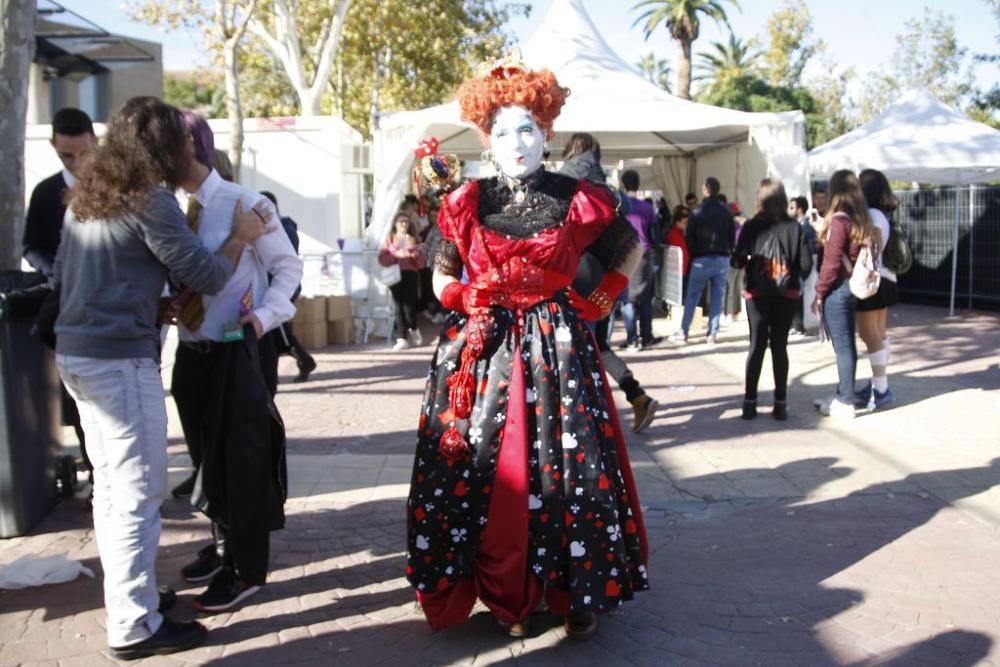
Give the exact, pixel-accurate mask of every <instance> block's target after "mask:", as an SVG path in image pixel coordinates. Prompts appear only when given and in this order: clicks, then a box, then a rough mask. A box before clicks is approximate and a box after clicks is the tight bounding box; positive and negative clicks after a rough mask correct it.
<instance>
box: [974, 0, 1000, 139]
mask: <svg viewBox="0 0 1000 667" xmlns="http://www.w3.org/2000/svg"><path fill="white" fill-rule="evenodd" d="M985 2H986V5H987V6H988V7H989V8H990V11H991V12H992V13H993V18H994V19H995V20H996V22H997V25H998V28H1000V0H985ZM996 42H997V45H998V46H1000V30H998V32H997V35H996ZM975 61H976V62H977V63H984V64H987V65H992V66H994V67H996V66H998V65H1000V51H997V52H994V53H977V54H976V57H975ZM967 113H968V114H969V116H971V117H972V118H973V119H974V120H978V121H979V122H980V123H986V124H987V125H991V126H993V127H995V128H997V129H1000V84H996V83H995V84H993V87H992V88H990V89H989V90H977V91H976V93H975V95H974V97H973V100H972V104H971V106H970V107H969V109H968V112H967Z"/></svg>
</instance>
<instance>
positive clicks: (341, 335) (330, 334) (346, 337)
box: [326, 317, 354, 345]
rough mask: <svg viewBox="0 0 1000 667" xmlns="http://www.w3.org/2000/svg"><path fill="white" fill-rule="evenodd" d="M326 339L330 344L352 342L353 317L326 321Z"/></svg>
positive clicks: (347, 343) (348, 343)
mask: <svg viewBox="0 0 1000 667" xmlns="http://www.w3.org/2000/svg"><path fill="white" fill-rule="evenodd" d="M326 341H327V342H328V343H329V344H330V345H350V344H351V343H353V342H354V318H352V317H348V318H347V319H343V320H337V321H336V322H327V323H326Z"/></svg>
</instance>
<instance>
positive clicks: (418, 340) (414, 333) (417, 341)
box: [409, 329, 424, 347]
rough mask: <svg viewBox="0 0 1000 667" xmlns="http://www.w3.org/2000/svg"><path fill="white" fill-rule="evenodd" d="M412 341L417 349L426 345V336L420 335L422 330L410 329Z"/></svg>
mask: <svg viewBox="0 0 1000 667" xmlns="http://www.w3.org/2000/svg"><path fill="white" fill-rule="evenodd" d="M409 337H410V340H411V341H413V344H414V345H415V346H417V347H420V346H421V345H423V344H424V336H423V334H421V333H420V329H410V336H409Z"/></svg>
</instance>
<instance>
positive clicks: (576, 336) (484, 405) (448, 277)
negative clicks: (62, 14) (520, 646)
mask: <svg viewBox="0 0 1000 667" xmlns="http://www.w3.org/2000/svg"><path fill="white" fill-rule="evenodd" d="M568 94H569V91H568V90H567V89H565V88H562V87H560V86H559V83H558V82H557V81H556V78H555V76H554V75H553V74H552V73H551V72H549V71H547V70H539V71H530V70H527V69H525V68H524V67H523V66H522V65H521V64H520V63H519V62H518V61H517V60H516V59H515V58H514V57H512V56H508V58H507V59H505V61H503V62H502V63H499V64H498V65H497V66H495V67H494V68H493V69H491V70H490V71H488V73H486V74H485V75H483V76H481V77H478V78H475V79H471V80H469V81H466V82H465V84H463V86H462V88H461V89H460V90H459V99H460V104H461V110H462V118H463V119H464V120H466V121H468V122H471V123H473V124H475V125H476V126H477V127H479V129H480V130H481V131H482V132H483V134H484V135H485V136H486V137H487V138H488V139H487V140H488V142H489V145H490V148H491V149H492V151H493V155H494V159H495V161H496V163H497V166H498V171H499V174H498V175H497V176H496V177H494V178H487V179H480V180H477V181H472V182H469V183H467V184H465V185H463V186H462V187H460V188H459V189H457V190H456V191H454V192H453V193H451V194H450V195H449V196H448V197H447V198H445V199H444V200H443V202H442V206H441V211H440V214H439V217H438V224H439V225H440V229H441V233H442V237H443V240H442V241H441V243H440V245H439V247H438V251H437V253H436V256H435V258H434V290H435V293H436V294H437V295H438V297H439V299H440V300H441V303H442V304H443V305H444V306H445V307H446V308H448V309H450V310H451V311H453V313H452V315H451V316H450V318H449V319H448V321H447V322H446V324H445V327H444V331H443V332H442V334H441V337H440V340H439V342H438V347H437V350H436V352H435V355H434V359H433V361H432V363H431V368H430V373H429V377H428V380H427V387H426V392H425V395H424V402H423V408H422V412H421V415H420V425H419V431H418V442H417V451H416V460H415V463H414V468H413V478H412V482H411V486H410V495H409V500H408V504H407V542H408V552H409V554H408V561H407V568H406V573H407V578H408V579H409V581H410V583H411V584H412V585H413V586H414V587H415V588H416V590H417V598H418V600H419V601H420V604H421V605H422V607H423V609H424V613H425V615H426V617H427V620H428V622H429V623H430V625H431V627H433V628H434V629H441V628H446V627H451V626H455V625H460V624H462V623H463V622H464V621H465V620H466V619H467V618H468V616H469V614H470V613H471V611H472V608H473V605H474V604H475V602H476V599H477V598H478V599H480V600H482V602H483V603H484V604H485V605H486V606H487V607H488V608H489V609H490V611H492V612H493V614H494V615H495V616H496V617H497V618H498V620H499V621H500V623H501V625H502V626H503V627H504V628H506V629H507V631H508V632H509V633H510V634H511V635H512V636H523V635H525V634H527V633H528V632H529V631H530V630H529V628H528V618H529V616H530V614H531V613H532V612H533V611H534V610H535V609H536V608H537V607H539V605H540V604H541V603H542V602H543V601H544V602H545V603H546V605H547V607H548V610H549V611H550V612H551V613H554V614H558V615H562V616H565V627H566V632H567V634H568V635H569V636H571V637H576V638H586V637H589V636H590V635H592V634H593V633H594V631H595V630H596V628H597V616H596V614H597V613H601V612H606V611H609V610H611V609H614V608H616V607H618V606H619V605H620V604H622V602H624V601H626V600H629V599H631V598H632V596H633V593H635V592H636V591H639V590H644V589H646V588H648V583H647V577H646V557H647V544H646V534H645V528H644V526H643V521H642V514H641V511H640V507H639V499H638V496H637V495H636V488H635V482H634V480H633V477H632V472H631V469H630V466H629V460H628V454H627V451H626V449H625V442H624V439H623V436H622V428H621V425H620V423H619V419H618V415H617V413H616V411H615V407H614V403H613V401H612V399H611V391H610V388H609V387H608V384H607V381H606V379H605V374H604V369H603V368H602V366H601V361H600V359H601V357H600V351H599V350H598V349H597V345H596V344H595V342H594V339H593V335H592V334H591V331H590V328H589V327H588V324H587V322H586V320H597V319H600V318H601V317H603V316H604V315H605V314H606V313H607V312H608V310H609V309H610V308H611V305H612V304H613V303H614V299H615V296H616V295H617V294H618V293H619V292H620V291H621V290H622V288H624V287H625V286H626V285H627V284H628V275H629V273H631V271H632V269H633V268H634V267H635V265H636V264H637V263H638V261H639V258H640V257H641V255H642V246H641V245H639V244H638V242H637V238H636V237H635V234H634V232H633V231H632V228H631V226H630V225H629V224H628V222H627V221H625V220H624V219H622V218H620V217H619V216H617V214H616V207H617V201H616V199H615V197H614V195H613V194H612V193H611V191H610V190H608V189H606V188H604V187H603V186H600V185H595V184H594V183H591V182H589V181H585V180H580V181H577V180H576V179H573V178H570V177H567V176H563V175H559V174H555V173H552V172H549V171H546V170H545V169H544V168H543V167H542V164H541V162H542V153H543V150H544V149H543V144H544V142H545V139H546V137H547V136H551V133H552V124H553V122H554V121H555V118H556V116H557V115H558V114H559V111H560V109H561V107H562V105H563V103H564V102H565V99H566V96H567V95H568ZM587 249H590V250H591V251H592V252H594V254H595V255H596V256H597V257H599V258H600V259H601V263H602V265H603V266H604V268H605V273H604V275H603V278H600V277H598V279H599V284H598V286H597V288H596V289H594V290H593V292H592V293H591V294H590V295H589V296H588V297H586V298H584V297H582V296H580V295H579V294H577V293H576V292H574V291H573V290H572V289H571V288H570V287H569V285H570V283H571V282H572V280H573V278H574V276H575V274H576V272H577V265H578V263H579V259H580V256H581V254H582V253H583V252H584V251H585V250H587ZM463 267H464V268H465V271H466V273H467V275H468V278H469V282H468V283H467V284H463V283H462V282H461V281H460V279H461V276H462V269H463ZM595 282H597V280H595Z"/></svg>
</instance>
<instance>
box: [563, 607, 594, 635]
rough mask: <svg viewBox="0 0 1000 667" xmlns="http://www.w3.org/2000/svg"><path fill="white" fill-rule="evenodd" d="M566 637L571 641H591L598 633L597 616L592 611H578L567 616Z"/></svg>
mask: <svg viewBox="0 0 1000 667" xmlns="http://www.w3.org/2000/svg"><path fill="white" fill-rule="evenodd" d="M563 627H565V628H566V636H567V637H569V638H570V639H590V638H591V637H592V636H593V634H594V633H595V632H597V614H595V613H594V612H592V611H576V612H571V613H569V614H566V622H565V624H564V626H563Z"/></svg>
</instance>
